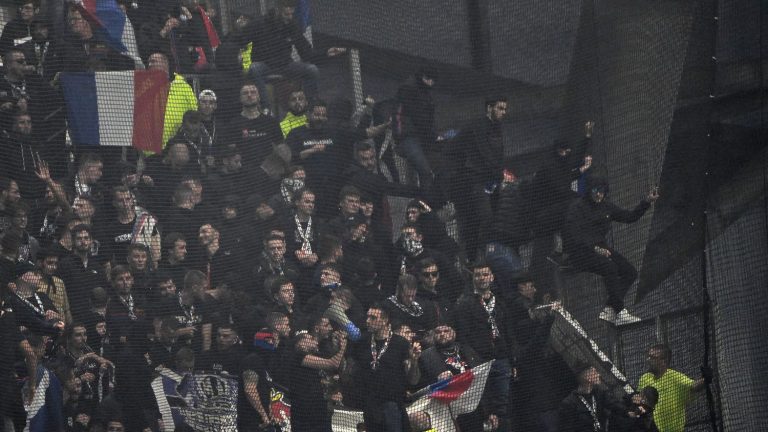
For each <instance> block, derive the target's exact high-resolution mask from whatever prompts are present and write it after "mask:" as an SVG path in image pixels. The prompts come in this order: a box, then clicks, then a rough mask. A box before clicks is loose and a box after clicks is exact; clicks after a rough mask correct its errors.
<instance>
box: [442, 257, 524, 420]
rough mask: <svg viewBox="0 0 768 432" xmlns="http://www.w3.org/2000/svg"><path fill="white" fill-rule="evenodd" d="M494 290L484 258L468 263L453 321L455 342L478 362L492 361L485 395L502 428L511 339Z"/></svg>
mask: <svg viewBox="0 0 768 432" xmlns="http://www.w3.org/2000/svg"><path fill="white" fill-rule="evenodd" d="M494 290H495V284H494V276H493V272H492V271H491V268H490V267H489V265H488V263H486V262H485V261H478V262H477V263H475V264H474V265H473V266H472V284H471V287H470V290H468V292H466V293H464V295H462V296H461V297H460V298H459V301H458V302H457V303H456V307H455V309H454V322H455V324H456V333H457V336H458V337H457V340H458V341H459V342H461V343H462V344H464V345H466V346H469V347H471V348H472V349H474V350H475V351H476V352H477V354H478V355H479V357H480V360H481V361H483V362H486V361H490V360H495V361H494V362H493V366H492V367H491V370H490V372H489V374H488V381H487V382H486V392H487V393H486V395H487V398H488V400H489V401H491V402H490V404H491V407H490V409H491V410H492V412H494V413H496V414H498V415H499V417H500V418H501V419H500V421H499V423H500V425H501V426H500V430H502V431H506V430H509V411H508V402H509V384H510V380H511V378H512V366H511V363H510V359H512V358H514V357H513V356H512V355H511V354H512V351H513V349H514V339H513V337H512V331H511V326H510V321H509V316H508V314H507V308H506V305H505V304H504V303H505V302H504V300H503V299H502V298H501V297H500V296H498V295H496V293H495V292H494Z"/></svg>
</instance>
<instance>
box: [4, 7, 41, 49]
mask: <svg viewBox="0 0 768 432" xmlns="http://www.w3.org/2000/svg"><path fill="white" fill-rule="evenodd" d="M18 3H19V11H18V12H19V13H18V15H17V16H16V18H14V19H12V20H11V21H9V22H8V24H6V25H5V27H3V34H2V36H0V55H5V53H6V52H8V50H10V49H11V48H14V47H17V46H19V45H21V44H23V43H24V42H27V41H30V40H32V21H33V20H34V19H35V16H36V15H37V13H38V12H39V11H40V2H39V1H31V0H29V1H20V2H18Z"/></svg>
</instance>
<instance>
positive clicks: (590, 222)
mask: <svg viewBox="0 0 768 432" xmlns="http://www.w3.org/2000/svg"><path fill="white" fill-rule="evenodd" d="M607 194H608V183H607V182H606V181H605V180H604V179H602V178H599V177H594V178H592V179H591V181H590V189H589V194H588V195H586V196H585V197H584V198H583V199H580V200H577V201H574V202H573V203H572V204H571V206H570V208H569V209H568V214H567V216H566V222H565V230H564V232H563V251H564V252H565V253H567V254H568V256H569V259H570V260H571V262H572V263H573V266H574V268H576V269H577V270H579V271H585V272H589V273H596V274H599V275H600V276H603V278H604V280H605V285H606V288H607V289H608V301H607V305H606V307H605V308H604V309H603V311H602V312H601V313H600V319H602V320H605V321H608V322H609V323H611V324H614V325H624V324H630V323H633V322H637V321H639V320H640V319H639V318H638V317H636V316H633V315H631V314H630V313H629V311H627V309H625V308H624V296H625V295H626V294H627V291H629V288H630V287H631V286H632V283H633V282H634V281H635V279H636V278H637V270H635V268H634V266H632V264H631V263H630V262H629V261H627V259H626V258H624V257H623V256H621V255H620V254H619V253H618V252H617V251H616V250H614V249H613V248H612V247H611V246H609V245H608V244H607V242H606V240H605V236H606V235H607V234H608V231H609V230H610V229H611V222H613V221H616V222H623V223H632V222H635V221H637V220H638V219H640V218H641V217H642V216H643V215H644V214H645V212H646V210H648V208H649V207H650V206H651V204H653V203H654V202H655V201H656V200H657V199H658V198H659V192H658V190H657V189H656V188H654V189H653V190H651V192H650V193H649V194H648V196H647V197H646V198H645V199H644V200H642V201H640V203H639V204H638V205H637V206H636V207H635V208H634V209H633V210H624V209H621V208H619V207H617V206H616V205H615V204H613V203H611V202H608V201H607V200H606V196H607Z"/></svg>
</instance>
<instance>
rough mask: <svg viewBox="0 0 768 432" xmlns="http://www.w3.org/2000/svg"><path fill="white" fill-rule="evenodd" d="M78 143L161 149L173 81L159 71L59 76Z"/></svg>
mask: <svg viewBox="0 0 768 432" xmlns="http://www.w3.org/2000/svg"><path fill="white" fill-rule="evenodd" d="M61 83H62V88H63V91H64V100H65V102H66V104H67V114H68V116H69V117H68V123H69V129H70V135H71V137H72V140H73V142H74V143H75V144H76V145H85V146H87V145H99V146H119V147H134V148H136V149H138V150H147V151H153V152H155V153H160V152H161V151H162V148H163V121H164V118H165V108H166V102H167V100H168V89H169V86H170V83H169V82H168V76H167V75H166V74H165V73H163V72H161V71H156V70H140V71H120V72H75V73H64V74H62V75H61Z"/></svg>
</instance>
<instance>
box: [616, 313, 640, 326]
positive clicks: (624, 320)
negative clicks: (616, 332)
mask: <svg viewBox="0 0 768 432" xmlns="http://www.w3.org/2000/svg"><path fill="white" fill-rule="evenodd" d="M639 321H642V319H640V317H637V316H634V315H632V314H631V313H629V311H628V310H627V309H622V310H620V311H619V313H618V314H616V325H617V326H621V325H627V324H632V323H636V322H639Z"/></svg>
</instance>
